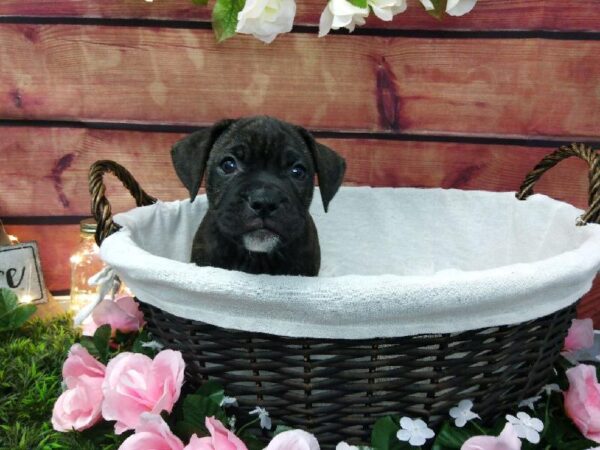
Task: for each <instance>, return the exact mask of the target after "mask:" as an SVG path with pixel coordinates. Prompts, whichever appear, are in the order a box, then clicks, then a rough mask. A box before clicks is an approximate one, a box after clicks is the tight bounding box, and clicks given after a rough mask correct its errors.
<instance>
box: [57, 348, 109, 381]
mask: <svg viewBox="0 0 600 450" xmlns="http://www.w3.org/2000/svg"><path fill="white" fill-rule="evenodd" d="M105 373H106V366H105V365H104V364H102V363H101V362H100V361H98V360H97V359H96V358H94V357H93V356H92V355H90V354H89V352H88V351H87V350H86V349H85V348H84V347H83V346H82V345H81V344H73V345H72V346H71V349H70V350H69V356H67V359H66V360H65V362H64V364H63V369H62V375H63V380H64V382H65V384H66V385H67V388H69V389H71V388H73V387H75V386H76V385H77V383H78V380H79V379H80V378H81V377H82V376H87V377H91V378H99V379H100V382H102V380H103V379H104V374H105Z"/></svg>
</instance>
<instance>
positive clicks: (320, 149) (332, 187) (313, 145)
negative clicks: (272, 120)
mask: <svg viewBox="0 0 600 450" xmlns="http://www.w3.org/2000/svg"><path fill="white" fill-rule="evenodd" d="M297 129H298V131H299V132H300V134H301V135H302V137H303V138H304V141H305V142H306V144H307V145H308V148H309V149H310V151H311V153H312V156H313V160H314V162H315V168H316V171H317V177H318V178H319V190H320V191H321V199H322V200H323V208H325V212H327V208H328V206H329V202H330V201H331V199H332V198H333V196H334V195H335V193H336V192H337V191H338V189H339V188H340V186H341V184H342V180H343V179H344V173H345V172H346V161H345V160H344V158H342V157H341V156H340V155H338V154H337V153H336V152H334V151H333V150H331V149H330V148H329V147H327V146H325V145H323V144H319V143H318V142H317V141H316V140H315V138H314V137H313V135H312V134H310V133H309V132H308V131H306V130H305V129H304V128H302V127H297Z"/></svg>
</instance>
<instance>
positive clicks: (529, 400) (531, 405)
mask: <svg viewBox="0 0 600 450" xmlns="http://www.w3.org/2000/svg"><path fill="white" fill-rule="evenodd" d="M541 398H542V397H541V396H539V395H536V396H535V397H530V398H526V399H524V400H521V402H520V403H519V405H518V406H519V408H524V407H525V406H527V407H528V408H529V409H531V410H532V411H533V410H534V409H535V403H536V402H537V401H539V399H541Z"/></svg>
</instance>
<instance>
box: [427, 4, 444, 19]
mask: <svg viewBox="0 0 600 450" xmlns="http://www.w3.org/2000/svg"><path fill="white" fill-rule="evenodd" d="M431 3H433V7H434V9H431V10H428V11H427V12H428V13H429V14H430V15H432V16H433V17H435V18H436V19H438V20H441V19H442V18H443V17H444V15H445V14H446V3H447V0H431Z"/></svg>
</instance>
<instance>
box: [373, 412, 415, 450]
mask: <svg viewBox="0 0 600 450" xmlns="http://www.w3.org/2000/svg"><path fill="white" fill-rule="evenodd" d="M398 430H400V421H399V419H398V418H397V417H392V416H387V417H382V418H381V419H379V420H378V421H377V422H375V425H373V431H372V432H371V445H372V446H373V447H374V448H376V449H377V450H403V449H410V448H412V447H411V446H410V445H409V444H408V443H406V442H401V441H400V440H398V438H397V437H396V433H398Z"/></svg>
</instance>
